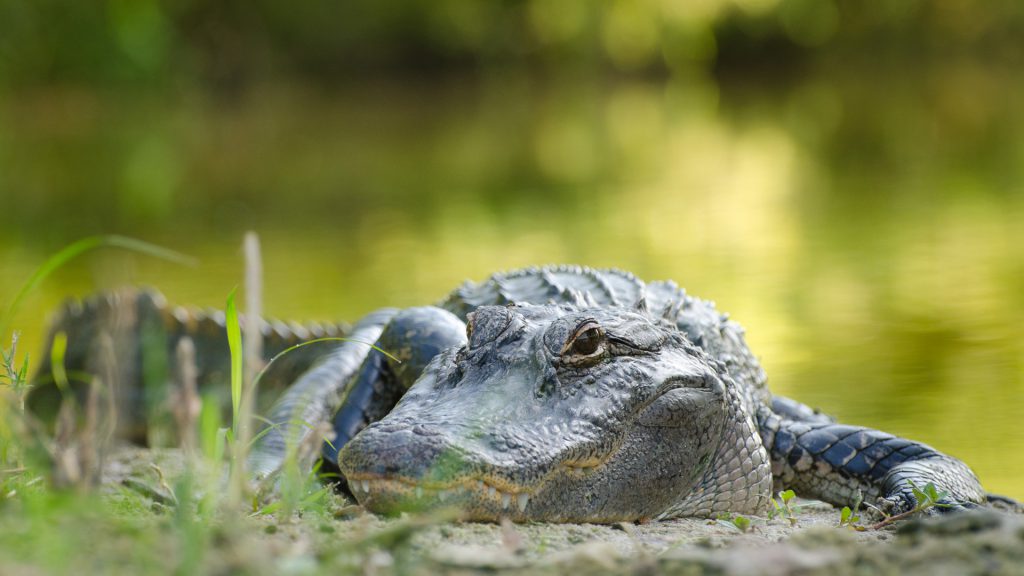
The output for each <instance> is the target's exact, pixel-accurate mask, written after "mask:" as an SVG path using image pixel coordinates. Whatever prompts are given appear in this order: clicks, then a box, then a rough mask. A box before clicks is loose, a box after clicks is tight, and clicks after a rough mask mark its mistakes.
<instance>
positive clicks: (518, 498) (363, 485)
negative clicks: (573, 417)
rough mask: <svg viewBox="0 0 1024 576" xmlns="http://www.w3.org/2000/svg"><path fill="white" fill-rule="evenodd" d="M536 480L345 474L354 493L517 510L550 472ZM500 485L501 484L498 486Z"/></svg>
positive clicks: (595, 463)
mask: <svg viewBox="0 0 1024 576" xmlns="http://www.w3.org/2000/svg"><path fill="white" fill-rule="evenodd" d="M607 460H608V458H607V457H605V458H599V457H590V458H587V459H584V460H577V461H572V462H566V463H563V464H562V465H560V466H558V468H556V470H555V472H556V473H557V472H562V473H568V474H571V475H574V476H575V475H578V474H580V473H586V472H589V471H591V470H594V469H596V468H598V467H600V466H601V465H602V464H604V463H605V462H606V461H607ZM554 475H555V474H549V475H548V477H546V478H544V479H542V480H541V481H540V482H538V484H537V486H535V487H534V488H533V489H532V490H530V489H528V488H526V487H522V486H517V485H514V484H511V483H510V482H508V481H504V480H503V481H501V482H500V483H499V482H495V481H493V480H484V479H481V478H464V479H461V480H457V481H454V482H449V483H446V484H444V483H436V482H433V483H428V482H417V481H416V480H413V479H411V478H407V477H386V476H380V475H375V474H366V473H363V474H356V475H352V476H350V477H349V478H348V481H349V486H350V488H351V489H352V492H353V494H356V495H365V496H369V497H371V498H372V497H374V496H377V497H380V496H388V497H394V496H399V495H400V496H405V497H414V498H415V500H416V501H421V502H427V501H439V502H442V503H445V502H449V501H451V502H457V501H460V500H461V501H465V500H467V499H475V500H477V501H482V502H491V503H493V504H495V505H497V506H500V508H501V510H505V511H509V510H511V509H512V507H513V504H514V505H515V508H517V509H518V510H519V512H524V511H525V510H526V507H527V505H529V503H530V499H531V498H532V497H533V494H532V493H531V492H533V493H535V492H536V491H537V488H538V487H539V486H542V485H543V484H544V483H545V482H546V481H547V480H548V479H550V477H551V476H554ZM499 486H500V487H499Z"/></svg>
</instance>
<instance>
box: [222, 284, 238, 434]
mask: <svg viewBox="0 0 1024 576" xmlns="http://www.w3.org/2000/svg"><path fill="white" fill-rule="evenodd" d="M237 290H238V288H234V289H232V290H231V293H230V294H228V303H227V308H226V309H225V315H226V317H227V321H226V324H225V326H226V328H227V332H228V348H229V349H230V350H231V416H232V421H231V422H232V426H233V427H234V430H235V434H236V436H237V434H238V428H239V422H238V415H239V410H240V409H241V404H242V326H241V325H240V324H239V323H238V309H237V308H236V307H235V292H237Z"/></svg>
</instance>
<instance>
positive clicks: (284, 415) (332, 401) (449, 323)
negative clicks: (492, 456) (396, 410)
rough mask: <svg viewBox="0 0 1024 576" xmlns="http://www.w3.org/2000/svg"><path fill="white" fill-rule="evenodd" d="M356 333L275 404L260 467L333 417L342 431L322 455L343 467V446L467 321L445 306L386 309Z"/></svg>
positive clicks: (256, 467)
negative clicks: (339, 452)
mask: <svg viewBox="0 0 1024 576" xmlns="http://www.w3.org/2000/svg"><path fill="white" fill-rule="evenodd" d="M352 339H353V341H352V342H346V343H345V344H344V345H343V346H342V347H341V348H339V349H338V350H337V351H335V352H333V353H331V354H330V355H329V356H327V357H326V358H324V359H323V360H322V361H321V362H320V363H318V364H317V365H315V366H314V367H313V368H311V369H310V370H309V371H308V372H306V373H305V374H303V375H302V376H301V377H300V378H299V379H298V380H297V381H296V382H295V384H293V385H292V386H291V387H290V388H289V389H288V390H287V391H286V392H285V393H284V395H283V396H282V397H281V399H280V400H279V401H278V403H277V405H276V406H275V408H274V409H273V410H272V411H271V416H270V422H271V428H270V429H269V430H268V431H267V432H266V433H265V434H264V435H263V436H262V437H261V439H260V440H259V442H258V443H257V445H256V447H255V449H254V450H253V453H252V455H251V456H250V460H249V468H250V470H251V471H252V472H254V473H256V474H263V475H265V474H268V473H271V472H273V471H274V470H275V469H277V468H278V467H280V465H281V464H282V463H283V461H284V458H285V456H286V455H287V453H288V447H289V445H292V446H296V445H298V444H301V443H302V442H303V441H304V439H305V438H307V437H308V436H309V435H310V434H311V433H313V431H314V429H315V428H316V427H317V425H318V424H320V423H324V422H330V421H332V419H333V428H334V439H333V440H332V441H331V442H325V443H324V444H323V446H322V458H323V462H324V466H325V468H324V470H325V471H330V472H337V469H336V459H337V450H338V448H340V447H341V446H343V445H344V444H345V443H346V442H348V440H349V439H351V438H352V437H353V436H355V434H356V433H358V432H359V431H360V430H362V429H363V428H364V427H366V426H367V425H368V424H370V423H371V422H374V421H376V420H379V419H380V418H383V417H384V416H385V415H386V414H387V413H388V412H389V411H390V410H391V408H392V407H394V405H395V404H396V403H397V402H398V400H399V399H400V398H401V397H402V394H404V393H405V391H406V390H407V389H408V388H409V387H410V386H411V385H412V383H413V382H415V380H416V378H418V377H419V375H420V373H421V372H422V371H423V368H424V367H425V366H426V365H427V363H429V362H430V360H431V359H433V357H434V356H436V355H437V353H438V352H440V351H441V350H443V349H444V348H447V347H448V346H451V345H453V344H459V343H462V342H465V325H464V324H463V323H462V322H461V321H460V320H459V319H458V318H456V317H455V316H454V315H452V314H451V313H449V312H447V311H445V310H441V309H440V308H434V307H422V308H408V309H405V310H402V311H395V310H393V309H386V310H380V311H378V312H375V313H373V314H370V315H369V316H367V317H366V318H364V319H363V320H362V321H361V322H360V323H359V324H358V325H356V328H355V330H354V332H353V334H352ZM367 344H375V345H376V346H377V347H378V348H379V349H380V350H384V351H386V352H387V353H388V354H384V353H382V352H381V351H380V350H375V349H373V348H371V347H370V346H368V345H367ZM389 355H390V356H389ZM393 358H394V359H393ZM395 360H398V361H397V362H396V361H395ZM309 464H311V462H304V463H303V465H309Z"/></svg>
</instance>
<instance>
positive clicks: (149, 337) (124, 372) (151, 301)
mask: <svg viewBox="0 0 1024 576" xmlns="http://www.w3.org/2000/svg"><path fill="white" fill-rule="evenodd" d="M242 324H243V326H244V321H243V322H242ZM260 332H261V336H262V338H263V355H264V361H267V360H269V359H270V358H273V357H274V356H275V355H277V354H279V353H280V352H282V351H284V350H286V349H288V348H290V347H292V346H295V345H296V344H299V343H302V342H305V341H309V340H313V339H319V338H332V337H343V336H344V335H345V334H346V333H347V332H348V327H347V326H346V325H342V324H319V323H310V324H305V325H302V324H296V323H285V322H279V321H264V322H262V323H261V327H260ZM59 334H63V335H64V336H63V337H66V348H65V350H64V354H63V365H64V372H65V373H66V374H67V380H68V384H69V387H70V389H71V391H72V392H74V393H76V394H78V395H81V392H80V391H84V389H85V388H86V386H84V384H87V383H88V382H89V381H91V380H92V379H93V378H95V377H99V378H100V379H101V381H102V382H103V383H104V385H105V386H109V387H110V389H111V391H112V393H113V395H114V398H115V400H116V403H117V405H118V420H119V429H120V432H121V433H122V434H123V435H124V436H127V437H128V438H129V439H132V440H141V439H142V438H143V437H144V436H145V431H146V425H145V422H146V420H147V419H150V418H152V417H153V416H154V413H155V412H160V413H165V414H166V412H167V410H166V409H167V407H168V406H167V402H168V397H169V391H170V388H171V387H173V386H176V385H177V382H178V380H179V372H180V371H181V370H182V367H181V366H178V365H177V362H176V361H175V358H176V350H177V349H178V346H179V344H180V343H181V342H182V341H183V340H186V339H189V340H191V341H192V343H193V345H194V346H193V347H194V350H195V354H194V360H193V363H194V366H193V367H192V368H193V369H194V370H195V374H196V380H197V383H198V385H199V392H200V393H201V394H204V395H213V396H214V397H216V398H217V401H218V403H219V404H220V406H221V407H222V408H223V407H227V406H230V386H229V385H228V383H229V381H230V352H229V348H228V342H227V335H226V331H225V315H224V313H223V312H222V311H219V310H214V309H200V308H191V307H183V306H173V305H171V304H169V303H168V302H167V300H166V299H165V298H164V297H163V295H162V294H160V293H159V292H158V291H156V290H153V289H148V288H124V289H119V290H115V291H109V292H101V293H98V294H95V295H92V296H90V297H88V298H85V299H83V300H68V301H66V302H65V303H64V304H63V306H61V308H60V309H59V310H58V312H57V314H56V315H55V317H54V319H53V321H52V322H51V327H50V330H49V333H48V335H47V337H46V340H45V348H44V349H43V350H42V354H41V358H42V359H43V360H42V362H40V364H39V367H38V368H37V370H36V372H35V375H34V377H33V383H34V386H33V390H32V392H31V393H30V395H29V399H28V407H29V409H30V410H32V411H33V412H34V413H36V414H37V415H39V416H40V417H41V418H42V419H43V420H44V421H51V420H52V417H53V416H54V415H55V414H56V410H57V408H58V407H59V404H60V401H61V397H62V394H61V393H60V390H59V387H58V386H57V384H58V383H57V382H55V380H54V376H53V374H54V371H53V366H52V365H51V356H52V354H51V352H52V351H53V350H54V344H55V341H56V339H57V338H58V335H59ZM336 344H337V343H334V342H332V343H325V344H324V345H322V346H321V345H317V346H307V347H303V348H299V349H297V350H296V351H295V352H294V353H291V354H288V355H286V356H284V357H282V358H281V361H279V362H275V363H274V367H273V369H272V370H270V372H269V373H268V374H266V375H265V377H263V378H261V381H260V383H261V391H260V399H258V401H257V406H258V409H259V405H260V404H263V403H264V402H263V401H262V400H263V399H265V398H269V397H273V396H277V395H278V394H279V393H280V392H281V390H282V389H283V388H284V387H285V386H287V384H288V383H290V381H291V379H293V378H295V377H297V376H298V374H300V373H301V372H303V371H304V370H305V369H307V368H308V367H309V365H310V364H311V363H312V362H313V360H314V358H315V357H316V356H317V355H319V354H323V353H325V350H324V347H326V346H330V345H336ZM266 404H268V405H269V402H266Z"/></svg>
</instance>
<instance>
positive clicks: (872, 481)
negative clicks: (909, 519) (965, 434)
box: [758, 409, 986, 513]
mask: <svg viewBox="0 0 1024 576" xmlns="http://www.w3.org/2000/svg"><path fill="white" fill-rule="evenodd" d="M758 425H759V428H760V430H761V437H762V439H763V440H764V443H765V446H766V447H767V448H768V453H769V457H770V460H771V463H772V476H773V478H774V484H775V486H774V489H775V490H776V491H777V490H783V489H793V490H794V491H796V493H797V494H799V495H801V496H804V497H807V498H816V499H819V500H824V501H825V502H829V503H831V504H834V505H837V506H852V505H853V504H854V503H855V502H856V501H858V499H859V498H863V501H864V502H874V501H876V500H877V501H878V503H879V506H880V507H881V508H882V510H884V511H886V512H887V513H900V512H905V511H907V510H911V509H913V508H914V507H915V506H916V505H917V500H916V498H915V497H914V494H913V489H912V486H918V487H924V486H925V485H926V484H929V483H931V484H934V485H935V488H936V489H937V490H938V491H939V492H945V493H946V498H945V499H944V500H943V501H942V502H940V503H941V504H943V505H946V506H948V507H952V508H957V507H970V506H973V505H974V504H976V503H981V502H984V501H985V498H986V494H985V492H984V491H983V490H982V489H981V485H980V484H979V482H978V479H977V477H976V476H975V475H974V473H973V472H971V470H970V468H968V467H967V465H966V464H964V463H963V462H961V461H959V460H957V459H956V458H953V457H950V456H947V455H945V454H943V453H941V452H939V451H937V450H935V449H933V448H931V447H930V446H927V445H925V444H921V443H918V442H913V441H911V440H906V439H904V438H899V437H896V436H893V435H892V434H887V433H885V432H880V431H878V430H872V429H870V428H863V427H860V426H847V425H843V424H835V423H830V422H808V421H799V420H792V419H788V418H784V417H780V416H779V415H778V414H775V413H773V412H771V411H770V410H767V409H764V410H761V411H760V413H759V414H758Z"/></svg>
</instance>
